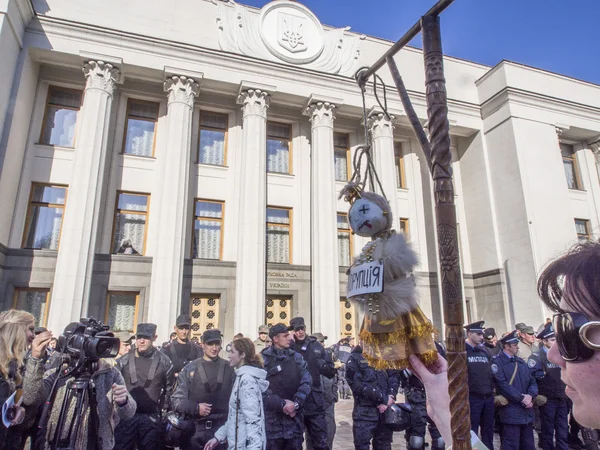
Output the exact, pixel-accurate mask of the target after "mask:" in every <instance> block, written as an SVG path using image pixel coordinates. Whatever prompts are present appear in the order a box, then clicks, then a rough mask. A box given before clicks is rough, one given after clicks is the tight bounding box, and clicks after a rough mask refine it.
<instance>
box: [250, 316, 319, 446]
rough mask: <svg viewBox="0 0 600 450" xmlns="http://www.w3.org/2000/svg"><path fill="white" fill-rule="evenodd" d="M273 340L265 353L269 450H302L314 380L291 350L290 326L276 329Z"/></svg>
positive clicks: (302, 360)
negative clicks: (305, 414)
mask: <svg viewBox="0 0 600 450" xmlns="http://www.w3.org/2000/svg"><path fill="white" fill-rule="evenodd" d="M269 337H270V338H271V340H272V342H273V345H271V346H270V347H267V348H265V349H264V350H263V351H262V353H261V354H262V357H263V360H264V363H265V370H266V371H267V381H268V382H269V388H268V389H267V392H266V393H265V394H264V396H263V402H264V407H265V429H266V435H267V450H283V449H285V450H302V441H303V440H304V438H303V433H304V422H303V420H302V412H303V407H304V404H305V402H306V399H307V398H308V396H309V394H310V391H311V389H312V388H311V386H312V379H311V376H310V373H309V372H308V368H307V364H306V361H304V358H302V356H300V354H298V353H296V352H295V351H293V350H292V349H290V341H291V338H290V331H289V329H288V327H287V326H286V325H284V324H282V323H278V324H276V325H273V326H272V327H271V328H270V329H269Z"/></svg>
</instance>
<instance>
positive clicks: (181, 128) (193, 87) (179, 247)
mask: <svg viewBox="0 0 600 450" xmlns="http://www.w3.org/2000/svg"><path fill="white" fill-rule="evenodd" d="M201 77H202V74H198V75H197V76H196V79H198V78H201ZM196 79H194V78H191V77H187V76H184V75H181V74H179V75H172V74H167V77H166V81H165V83H164V90H165V92H167V94H168V110H167V143H166V144H165V146H164V148H165V150H166V152H165V154H164V155H163V156H164V157H163V158H162V160H161V170H160V173H159V189H158V192H157V194H158V196H157V197H158V198H157V203H158V205H157V208H156V209H155V210H156V211H157V216H155V219H156V220H157V223H158V231H157V233H156V236H157V243H156V246H155V251H154V255H153V258H152V278H151V280H150V308H149V314H148V321H149V322H151V323H155V324H156V325H157V326H158V332H159V334H160V336H167V335H168V334H169V332H170V331H171V330H172V328H173V325H175V319H176V318H177V315H178V313H179V307H180V305H181V300H182V296H181V295H182V294H181V293H182V285H183V260H184V258H185V256H186V254H187V252H186V245H185V244H186V242H187V239H186V237H187V235H188V234H187V232H186V231H187V230H188V229H189V228H188V226H189V222H190V215H189V214H188V212H189V211H188V206H189V205H190V199H189V184H190V162H191V145H192V144H191V136H192V115H193V109H194V99H195V98H196V97H197V96H198V92H199V85H198V83H197V81H200V80H199V79H198V80H196ZM153 209H154V208H153Z"/></svg>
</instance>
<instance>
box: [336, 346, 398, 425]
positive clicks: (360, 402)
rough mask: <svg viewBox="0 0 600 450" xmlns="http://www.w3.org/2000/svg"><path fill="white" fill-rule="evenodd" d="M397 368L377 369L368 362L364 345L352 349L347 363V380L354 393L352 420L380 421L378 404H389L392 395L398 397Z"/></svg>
mask: <svg viewBox="0 0 600 450" xmlns="http://www.w3.org/2000/svg"><path fill="white" fill-rule="evenodd" d="M399 375H400V372H399V371H397V370H375V369H374V368H372V367H371V366H369V364H368V363H367V360H366V359H365V357H364V356H363V354H362V347H360V346H357V347H355V348H354V350H352V353H351V355H350V359H349V360H348V363H347V364H346V380H347V381H348V384H349V385H350V389H352V394H353V395H354V409H353V411H352V420H368V421H378V420H379V416H380V414H379V411H378V410H377V406H378V405H382V404H383V405H387V403H388V398H389V396H390V395H391V396H392V397H394V398H396V394H397V393H398V387H399V386H400V378H399Z"/></svg>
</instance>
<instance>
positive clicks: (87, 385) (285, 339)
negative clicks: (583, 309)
mask: <svg viewBox="0 0 600 450" xmlns="http://www.w3.org/2000/svg"><path fill="white" fill-rule="evenodd" d="M191 325H192V321H191V319H190V317H189V316H187V315H180V316H179V317H178V318H177V321H176V324H175V327H174V335H173V336H172V340H171V341H169V342H166V343H164V344H163V345H162V346H161V347H157V346H155V343H156V339H157V330H156V325H154V324H150V323H140V324H138V325H137V329H136V330H135V331H136V333H135V334H133V335H132V334H130V333H128V332H122V331H119V332H112V331H110V330H109V329H108V327H107V326H105V325H103V324H102V323H101V322H99V321H97V320H95V319H93V318H90V319H82V320H81V321H80V322H73V323H71V324H69V325H68V326H67V327H66V328H65V330H64V331H63V333H62V334H61V336H60V338H59V339H58V340H57V341H56V342H54V341H53V340H52V338H51V334H50V332H49V331H47V330H45V329H43V328H38V329H36V330H35V332H36V334H37V337H36V338H35V339H34V340H33V342H32V343H31V348H30V351H29V353H28V355H27V356H26V362H25V365H24V374H23V379H22V386H20V397H21V398H20V399H18V405H20V406H17V403H15V399H14V396H11V397H10V398H8V399H6V401H5V408H3V409H4V412H3V428H4V434H5V439H4V440H3V444H4V445H3V446H2V448H24V447H25V445H26V442H30V445H31V448H33V449H79V448H86V449H103V450H104V449H113V448H114V449H132V450H133V449H136V448H137V449H164V448H181V449H206V450H213V449H225V448H229V449H253V448H256V449H259V448H260V449H262V448H266V449H297V450H300V449H302V448H303V445H306V448H308V449H332V448H334V439H335V432H336V419H335V409H336V404H337V403H338V402H339V401H340V400H341V401H344V400H348V399H350V398H352V399H353V402H354V404H353V410H352V431H353V433H352V438H353V443H354V447H355V449H360V450H363V449H365V450H366V449H369V448H370V447H371V446H372V447H373V448H374V449H377V450H389V449H391V446H392V442H393V438H394V433H395V432H404V438H405V441H406V448H407V449H409V450H424V449H425V447H426V446H427V445H430V446H431V449H432V450H443V449H445V448H446V443H445V442H444V440H443V438H442V435H441V433H440V432H439V431H438V429H437V427H436V426H435V423H434V422H433V421H432V420H431V419H430V418H429V417H428V415H427V409H426V404H427V397H426V393H425V389H424V385H423V383H422V381H421V380H420V379H419V378H418V377H417V376H416V375H415V374H414V373H413V372H412V371H411V370H410V369H404V370H392V369H386V370H377V369H375V368H374V367H372V366H371V365H369V363H368V361H367V360H366V359H365V356H364V355H363V350H362V346H361V345H355V342H354V339H353V338H352V337H343V338H342V339H340V340H339V341H338V342H337V343H335V344H334V345H332V346H330V347H325V346H324V344H325V341H326V340H327V336H324V335H323V334H322V333H313V334H312V335H309V334H308V333H307V327H306V324H305V321H304V319H303V318H302V317H295V318H293V319H292V320H291V321H290V323H289V324H283V323H279V324H276V325H274V326H271V327H268V326H266V325H262V326H261V327H259V330H258V332H259V333H258V334H259V336H258V338H257V339H256V340H255V341H252V340H250V339H249V338H247V337H243V336H241V335H236V337H235V338H234V340H233V341H232V342H231V343H230V344H229V345H228V346H227V348H228V350H227V352H228V361H227V360H225V359H224V358H222V357H221V353H222V350H223V336H222V334H221V332H220V330H218V329H210V330H206V331H204V333H203V334H202V338H201V342H200V343H196V342H192V341H191V340H190V339H189V334H190V330H191ZM536 339H537V340H538V341H539V343H540V346H538V345H537V344H536ZM553 339H554V331H553V328H552V324H551V323H546V324H544V326H542V327H540V328H539V329H538V331H537V332H535V331H534V329H533V328H532V327H530V326H527V325H525V324H522V323H521V324H517V326H516V330H513V331H511V332H509V333H506V334H505V335H504V336H503V337H502V338H501V339H498V337H497V336H496V333H495V330H494V329H493V328H485V327H484V322H483V321H478V322H475V323H472V324H469V325H466V326H465V346H466V351H467V367H468V370H469V377H468V380H469V391H470V398H469V402H470V407H471V425H472V433H473V434H474V435H475V436H476V437H475V440H474V442H478V441H479V439H480V440H481V442H478V445H479V447H478V448H483V447H486V448H488V449H493V448H494V432H495V431H496V432H498V433H499V435H500V440H501V442H502V448H503V449H505V450H510V449H513V448H514V449H519V448H527V449H528V448H532V449H533V448H535V439H534V432H535V431H537V432H538V434H539V437H538V442H539V443H540V445H543V446H544V448H550V447H549V446H550V445H553V446H555V447H553V448H556V449H561V448H567V447H570V448H573V449H579V448H587V449H590V450H592V449H594V448H597V445H598V435H597V433H596V432H595V430H588V429H581V428H580V427H577V424H576V423H573V422H574V421H573V420H571V427H570V429H569V417H568V415H569V409H570V406H569V403H568V400H567V398H566V396H565V393H564V392H565V389H564V384H562V382H561V380H560V369H559V368H557V367H556V366H555V365H554V364H552V363H551V362H549V361H548V358H547V356H546V353H547V349H548V348H549V346H551V345H552V343H553ZM51 343H55V344H56V345H52V344H51ZM436 348H437V351H438V352H439V353H440V354H441V355H442V356H444V355H445V348H444V346H443V344H442V343H440V342H437V341H436ZM524 355H526V356H524ZM1 381H2V380H0V383H1ZM401 394H403V395H404V402H402V401H401ZM18 408H24V410H25V411H26V414H24V417H25V418H24V419H23V420H22V421H21V422H20V423H18V424H13V422H14V420H15V417H16V416H18V414H16V413H18V411H20V409H18ZM536 415H537V416H539V418H540V424H539V425H540V426H536ZM550 416H551V417H553V421H552V422H551V423H550V422H549V420H548V419H547V418H548V417H550ZM427 429H428V430H429V434H430V444H427V443H426V431H427ZM569 430H570V431H569ZM579 433H581V436H582V437H583V442H581V439H580V438H579V435H578V434H579ZM477 436H478V437H477ZM27 439H28V440H27ZM523 443H525V444H523ZM523 445H524V446H523ZM564 445H566V447H564Z"/></svg>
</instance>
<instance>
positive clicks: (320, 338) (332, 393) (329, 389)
mask: <svg viewBox="0 0 600 450" xmlns="http://www.w3.org/2000/svg"><path fill="white" fill-rule="evenodd" d="M311 337H314V338H315V339H316V340H317V342H319V344H321V345H322V346H323V347H324V348H325V352H326V353H327V355H328V356H329V358H331V360H332V361H334V366H335V364H336V362H335V357H334V355H333V349H332V348H327V347H325V341H326V340H327V336H324V335H323V333H313V334H312V335H311ZM338 378H339V372H338V374H336V376H334V377H333V378H327V377H324V376H323V375H321V384H322V385H323V398H324V400H325V419H326V420H327V446H328V447H329V448H330V449H331V448H333V440H334V439H335V431H336V428H337V426H336V423H335V404H336V403H337V401H338V399H339V396H338ZM306 449H307V450H313V446H312V442H311V440H310V435H309V434H307V437H306Z"/></svg>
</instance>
